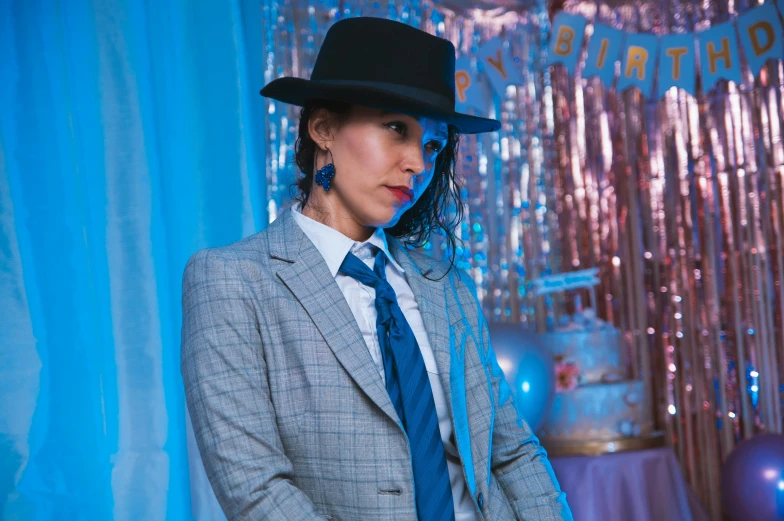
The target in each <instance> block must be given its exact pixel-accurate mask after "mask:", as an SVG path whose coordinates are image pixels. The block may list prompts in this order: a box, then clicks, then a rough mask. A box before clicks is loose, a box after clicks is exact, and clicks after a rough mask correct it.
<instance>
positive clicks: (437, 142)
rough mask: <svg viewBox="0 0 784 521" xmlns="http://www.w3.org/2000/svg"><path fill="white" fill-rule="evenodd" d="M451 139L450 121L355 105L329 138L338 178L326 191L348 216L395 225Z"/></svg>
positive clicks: (336, 207) (363, 221) (335, 208)
mask: <svg viewBox="0 0 784 521" xmlns="http://www.w3.org/2000/svg"><path fill="white" fill-rule="evenodd" d="M447 139H448V130H447V125H446V123H444V122H440V121H436V120H432V119H428V118H417V117H414V116H409V115H406V114H400V113H391V112H386V111H383V110H380V109H373V108H368V107H362V106H354V107H352V111H351V113H350V115H349V116H348V118H347V119H346V121H344V122H343V123H342V124H340V125H339V126H338V127H337V128H334V129H332V132H331V140H330V141H328V142H324V143H323V144H324V145H325V146H326V147H328V148H329V150H330V151H331V152H332V157H331V158H330V157H329V154H327V156H326V157H327V161H329V160H332V162H333V163H334V165H335V178H334V179H333V180H332V183H331V188H330V190H329V192H327V193H325V194H323V195H325V196H326V198H327V199H328V200H329V206H330V207H331V210H332V211H333V212H335V213H338V216H339V218H341V219H342V220H345V219H350V220H352V221H354V222H355V223H356V224H358V225H361V226H365V227H372V228H375V227H381V228H388V227H391V226H394V225H395V224H396V223H397V222H398V220H399V219H400V217H401V216H402V215H403V213H404V212H405V211H406V210H408V209H409V208H411V207H412V206H413V205H414V203H415V202H416V201H417V200H418V199H419V197H420V196H421V195H422V193H423V192H424V191H425V189H426V188H427V186H428V184H429V183H430V181H431V179H432V178H433V170H434V166H435V160H436V156H438V153H439V152H440V151H441V150H443V148H444V147H445V146H446V143H447ZM314 189H316V190H321V187H318V186H316V187H314Z"/></svg>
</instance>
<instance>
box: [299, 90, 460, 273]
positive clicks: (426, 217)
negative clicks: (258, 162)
mask: <svg viewBox="0 0 784 521" xmlns="http://www.w3.org/2000/svg"><path fill="white" fill-rule="evenodd" d="M318 109H326V110H327V111H328V112H329V113H330V114H331V115H332V117H333V122H334V123H335V124H337V125H340V124H342V123H343V122H345V121H346V120H347V119H348V117H349V115H350V114H351V105H349V104H347V103H340V102H335V101H325V100H313V101H308V102H307V103H306V105H305V106H304V107H302V111H301V112H300V119H299V135H298V136H297V142H296V143H295V145H294V154H295V158H296V162H297V166H298V167H299V169H300V171H301V172H302V173H303V174H304V176H302V177H300V178H299V179H298V180H297V181H295V182H294V185H293V186H292V188H294V187H296V188H297V190H298V193H297V194H294V196H293V197H294V199H295V200H297V201H299V202H300V203H301V204H302V206H303V207H304V206H305V204H307V202H308V199H309V198H310V191H311V188H312V187H313V175H314V172H313V169H314V168H315V161H314V160H315V156H316V150H317V146H316V143H315V142H314V141H313V139H312V138H311V137H310V132H308V121H309V120H310V117H311V116H312V115H313V113H314V112H315V111H316V110H318ZM448 128H449V137H448V138H447V142H446V145H445V146H444V149H443V150H442V151H441V152H439V154H438V157H437V158H436V164H435V169H434V175H433V179H432V180H431V181H430V184H429V185H428V187H427V188H426V189H425V191H424V193H423V194H422V196H421V197H420V198H419V200H417V202H416V203H414V206H412V207H411V208H409V209H408V210H407V211H406V212H405V213H404V214H403V215H402V216H401V217H400V220H399V221H398V222H397V224H395V226H393V227H391V228H387V232H388V233H389V234H391V235H392V236H393V237H395V238H397V239H400V240H401V241H402V242H403V243H404V244H405V245H407V246H414V247H421V246H423V245H424V244H425V242H426V241H427V240H428V238H429V236H430V234H431V233H432V232H435V233H438V234H440V235H442V236H443V237H444V240H445V241H446V245H447V248H448V250H449V252H450V259H449V264H450V269H451V268H452V267H453V266H454V261H455V247H456V245H457V241H458V240H459V239H458V238H457V237H456V236H455V228H457V226H458V225H459V224H460V222H461V221H462V219H463V202H462V200H461V199H460V189H461V186H460V183H459V181H458V179H457V178H456V177H455V163H456V160H457V151H458V144H459V142H460V134H458V133H457V131H456V129H455V128H454V127H452V126H451V125H449V127H448ZM337 175H340V174H339V173H338V174H337ZM446 273H448V270H447V272H445V273H444V274H443V275H446ZM443 275H442V277H443Z"/></svg>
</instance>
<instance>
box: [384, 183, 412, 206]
mask: <svg viewBox="0 0 784 521" xmlns="http://www.w3.org/2000/svg"><path fill="white" fill-rule="evenodd" d="M386 188H387V190H389V191H390V192H392V195H394V196H395V197H397V199H398V201H400V202H401V203H407V202H409V201H413V200H414V191H413V190H411V189H410V188H409V187H407V186H387V187H386Z"/></svg>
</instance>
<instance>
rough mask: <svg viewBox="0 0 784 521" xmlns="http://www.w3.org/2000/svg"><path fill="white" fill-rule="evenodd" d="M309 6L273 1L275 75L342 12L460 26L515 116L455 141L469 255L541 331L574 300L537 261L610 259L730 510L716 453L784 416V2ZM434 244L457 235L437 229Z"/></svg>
mask: <svg viewBox="0 0 784 521" xmlns="http://www.w3.org/2000/svg"><path fill="white" fill-rule="evenodd" d="M299 7H300V6H299V4H298V3H297V2H294V3H283V4H280V5H279V4H269V5H267V4H265V6H264V8H263V13H262V14H263V17H264V23H263V27H264V28H265V34H264V44H265V56H266V62H265V80H271V79H272V78H274V77H278V76H281V75H287V74H294V75H297V76H303V77H306V76H307V75H308V74H309V70H310V69H309V68H310V67H311V66H312V64H313V60H314V59H315V53H316V51H317V49H318V46H319V43H320V38H322V37H323V34H324V32H325V29H326V27H328V26H329V25H330V24H331V23H332V22H333V21H334V20H336V19H338V18H340V17H346V16H356V15H360V14H362V15H371V16H384V17H390V18H394V19H398V20H401V21H404V22H407V23H410V24H412V25H415V26H418V27H421V28H423V29H426V30H428V31H430V32H433V33H434V34H437V35H439V36H444V37H447V38H449V39H450V40H452V41H453V42H454V43H455V45H456V47H457V49H458V55H459V56H458V70H457V75H456V85H457V91H458V102H459V105H460V108H461V109H463V110H467V111H471V110H476V111H477V112H478V113H484V114H489V115H490V116H491V117H496V118H498V119H500V120H501V122H502V128H501V130H500V131H499V132H497V133H493V134H490V135H486V136H480V137H479V138H476V137H472V136H467V137H465V138H464V139H463V141H462V143H461V156H462V159H463V160H462V162H461V167H460V168H461V170H460V174H461V176H462V178H463V180H464V184H463V194H464V195H465V201H466V206H467V212H466V215H467V219H466V221H465V222H464V223H463V225H462V227H461V229H460V237H461V238H462V239H463V244H462V245H461V246H459V247H458V248H457V251H456V252H455V253H456V256H457V262H458V265H459V266H460V267H462V268H464V269H467V270H469V271H470V273H471V275H472V276H473V278H474V280H475V281H476V283H477V287H478V291H479V296H480V298H481V300H482V303H483V306H484V309H485V313H486V315H487V316H488V317H489V318H490V319H491V320H493V321H497V322H512V323H520V324H522V325H523V326H524V327H526V328H529V329H531V330H539V331H543V330H547V329H548V327H550V326H552V324H553V323H555V321H557V320H558V317H559V316H560V315H563V314H564V313H568V312H569V310H570V306H572V305H573V302H572V301H571V300H570V299H569V298H568V297H567V296H565V295H563V294H553V295H544V296H537V292H535V291H533V289H534V288H533V286H532V281H533V280H534V279H537V278H538V277H541V276H543V275H551V274H557V273H565V272H571V271H578V270H585V269H596V270H598V271H597V275H596V276H597V277H598V278H599V280H600V284H599V285H598V287H597V295H598V297H597V301H598V302H597V308H598V309H597V311H598V314H599V316H600V317H602V318H603V319H605V320H607V321H609V322H611V323H613V324H615V325H616V326H617V327H618V328H620V329H621V331H622V332H623V334H624V338H625V345H626V348H627V350H628V353H627V354H628V358H629V371H630V372H631V374H632V375H634V376H637V377H640V378H645V379H646V382H647V384H648V387H649V390H650V392H651V393H652V397H653V407H654V409H655V414H656V417H657V422H658V424H659V426H660V428H662V429H664V430H665V431H666V433H667V439H668V441H669V442H670V443H671V444H672V446H673V447H674V448H675V449H676V452H677V454H678V457H679V460H680V463H681V465H682V468H683V470H684V472H685V475H686V476H687V478H688V480H689V481H690V483H691V484H692V485H693V487H694V488H695V490H696V491H697V492H698V495H699V497H700V499H701V500H702V502H703V504H705V505H706V507H707V508H708V510H709V511H710V512H711V514H712V516H713V517H714V519H719V517H717V516H720V511H721V501H720V498H719V476H720V466H721V463H722V461H723V459H724V458H725V457H726V456H727V455H728V454H729V453H730V451H732V449H733V447H734V446H735V445H736V444H737V443H738V442H739V441H740V440H742V439H745V438H750V437H753V436H754V435H755V434H757V433H760V432H765V431H767V432H781V428H782V418H781V412H782V411H781V399H782V395H781V392H782V389H783V387H782V383H784V380H783V379H782V376H784V374H783V372H784V336H783V335H784V332H783V331H782V323H783V322H784V307H782V300H783V299H784V288H782V284H781V276H782V273H783V272H784V252H783V251H782V240H784V238H783V237H782V230H784V220H783V219H784V216H782V205H783V204H784V198H783V195H784V194H783V193H782V189H783V188H784V187H782V177H783V176H784V144H783V143H782V129H781V122H782V120H784V107H783V106H782V95H783V93H784V90H783V89H784V65H783V64H782V62H781V60H780V58H781V57H782V45H784V44H782V39H781V38H780V35H781V19H780V13H779V12H778V11H777V10H776V7H775V6H774V4H772V3H767V4H764V5H757V4H752V3H748V2H739V3H737V2H736V3H722V2H716V3H704V4H694V3H690V2H679V1H672V0H670V1H666V2H658V1H645V2H634V3H632V2H626V3H624V2H600V3H598V4H597V3H583V2H575V1H567V2H565V3H560V4H556V5H552V4H551V5H527V6H519V5H518V6H511V7H510V6H498V7H495V8H492V6H486V5H485V6H484V7H486V8H484V9H472V8H469V7H466V6H465V5H463V4H458V5H449V4H438V3H430V2H423V3H418V2H383V3H381V2H339V3H338V2H313V3H310V4H308V7H307V9H300V8H299ZM551 22H554V25H552V27H554V29H553V30H551ZM564 27H568V28H569V29H568V30H565V29H563V28H564ZM570 31H571V32H570ZM565 35H566V36H565ZM684 48H685V49H686V51H684V50H683V49H684ZM567 51H568V52H567ZM676 61H677V67H676V66H675V65H676ZM728 80H729V81H728ZM296 118H297V114H296V112H295V110H294V109H292V108H289V107H285V106H283V105H280V104H277V103H269V105H268V107H267V119H268V121H267V122H268V124H269V128H270V129H271V132H270V134H269V138H268V141H267V143H266V146H267V147H268V154H267V157H268V164H267V176H268V177H267V181H268V185H269V194H270V199H269V208H268V210H269V216H270V219H273V218H274V217H275V216H276V215H277V213H278V212H279V211H280V209H281V208H282V207H283V206H284V205H285V204H286V202H287V200H288V197H289V193H290V192H289V186H290V184H291V183H292V182H293V180H294V175H295V171H294V169H293V166H292V165H293V164H294V163H293V161H292V157H293V156H292V154H293V144H294V137H295V132H296ZM427 248H428V249H430V250H431V251H432V252H433V254H435V255H448V254H449V253H450V252H446V251H444V250H443V248H442V244H441V242H440V241H439V240H438V237H434V238H433V240H432V243H430V244H428V245H427Z"/></svg>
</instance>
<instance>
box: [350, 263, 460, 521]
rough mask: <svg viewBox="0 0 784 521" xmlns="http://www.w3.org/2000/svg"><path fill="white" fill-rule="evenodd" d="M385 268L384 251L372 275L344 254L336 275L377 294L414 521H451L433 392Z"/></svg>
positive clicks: (383, 349)
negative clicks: (407, 458)
mask: <svg viewBox="0 0 784 521" xmlns="http://www.w3.org/2000/svg"><path fill="white" fill-rule="evenodd" d="M385 268H386V257H385V255H384V252H383V251H379V252H378V253H377V254H376V262H375V265H374V268H373V269H372V270H371V269H370V268H369V267H368V266H367V265H366V264H365V263H364V262H362V261H361V260H359V259H358V258H357V257H355V256H354V255H353V254H352V253H350V252H349V253H348V255H346V258H345V259H344V260H343V264H341V266H340V270H339V271H340V272H341V273H344V274H346V275H348V276H349V277H352V278H354V279H356V280H358V281H359V282H361V283H362V284H364V285H366V286H370V287H372V288H373V289H374V290H375V291H376V302H375V305H376V312H377V313H378V318H377V319H376V332H377V334H378V342H379V345H380V346H381V355H382V357H383V359H384V373H385V375H386V386H387V392H388V393H389V397H390V398H391V400H392V404H393V405H394V406H395V411H397V415H398V417H399V418H400V420H401V422H402V423H403V428H404V429H405V431H406V434H408V443H409V446H410V448H411V465H412V467H413V470H414V492H415V499H416V507H417V514H418V516H419V521H447V520H449V521H453V520H454V519H455V507H454V504H453V503H452V487H451V484H450V482H449V471H448V470H447V466H446V455H445V454H444V444H443V442H442V441H441V432H440V431H439V430H438V415H437V414H436V406H435V402H434V401H433V390H432V389H431V388H430V380H429V379H428V376H427V371H426V370H425V361H424V359H423V358H422V353H421V352H420V350H419V344H417V341H416V337H415V336H414V332H413V331H412V330H411V326H409V325H408V322H406V318H405V317H404V316H403V312H402V311H401V309H400V306H399V305H398V303H397V296H396V295H395V290H394V289H392V286H390V285H389V282H387V279H386V273H385Z"/></svg>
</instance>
